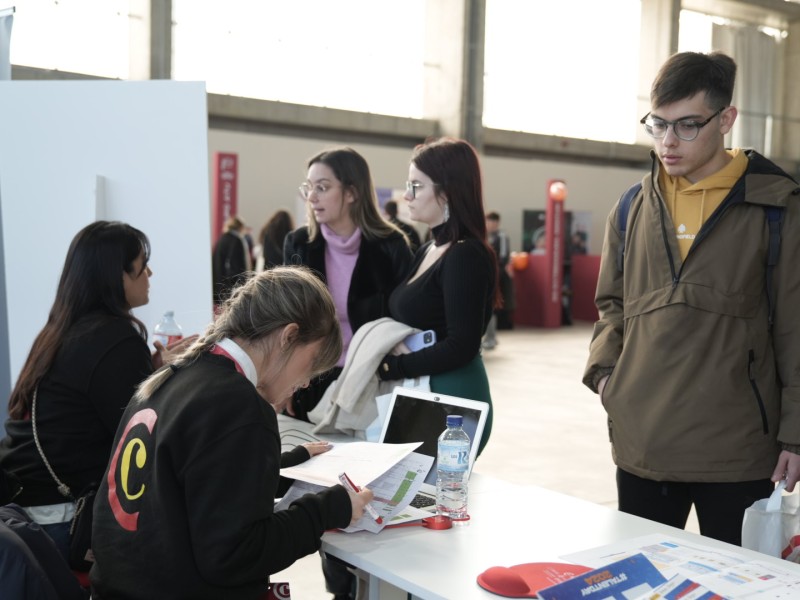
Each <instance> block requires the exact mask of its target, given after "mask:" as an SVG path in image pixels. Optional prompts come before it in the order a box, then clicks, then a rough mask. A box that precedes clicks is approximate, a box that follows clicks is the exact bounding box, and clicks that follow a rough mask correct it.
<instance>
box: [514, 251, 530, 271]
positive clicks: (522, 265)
mask: <svg viewBox="0 0 800 600" xmlns="http://www.w3.org/2000/svg"><path fill="white" fill-rule="evenodd" d="M511 264H512V265H514V269H515V270H517V271H524V270H525V269H527V268H528V253H527V252H512V253H511Z"/></svg>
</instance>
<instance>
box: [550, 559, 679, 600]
mask: <svg viewBox="0 0 800 600" xmlns="http://www.w3.org/2000/svg"><path fill="white" fill-rule="evenodd" d="M665 581H666V579H665V578H664V576H663V575H662V574H661V572H660V571H659V570H658V569H656V567H655V565H653V563H651V562H650V561H649V560H647V558H646V557H645V556H644V554H641V553H639V554H634V555H633V556H629V557H628V558H625V559H623V560H620V561H617V562H615V563H611V564H610V565H606V566H604V567H600V568H599V569H595V570H594V571H589V572H587V573H583V574H582V575H578V576H577V577H573V578H572V579H570V580H568V581H565V582H563V583H558V584H556V585H553V586H551V587H549V588H545V589H543V590H539V598H542V599H543V600H573V599H574V598H581V600H599V599H601V598H602V599H604V600H605V599H607V598H617V599H618V600H628V598H636V597H637V596H641V595H644V594H646V593H647V592H649V591H651V590H653V589H654V588H656V587H658V586H659V585H661V584H662V583H664V582H665Z"/></svg>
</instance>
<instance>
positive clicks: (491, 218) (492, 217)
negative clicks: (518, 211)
mask: <svg viewBox="0 0 800 600" xmlns="http://www.w3.org/2000/svg"><path fill="white" fill-rule="evenodd" d="M486 218H487V219H488V220H489V221H499V220H500V213H497V212H495V211H492V212H490V213H488V214H487V215H486Z"/></svg>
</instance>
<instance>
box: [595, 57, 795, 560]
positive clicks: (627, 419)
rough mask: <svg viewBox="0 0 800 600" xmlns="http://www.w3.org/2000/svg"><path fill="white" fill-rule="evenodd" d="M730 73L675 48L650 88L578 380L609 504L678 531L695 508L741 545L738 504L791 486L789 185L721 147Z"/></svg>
mask: <svg viewBox="0 0 800 600" xmlns="http://www.w3.org/2000/svg"><path fill="white" fill-rule="evenodd" d="M735 77H736V64H735V63H734V61H733V60H732V59H731V58H730V57H728V56H726V55H725V54H722V53H719V52H713V53H711V54H702V53H697V52H682V53H679V54H675V55H673V56H671V57H670V58H669V59H668V60H667V61H666V62H665V63H664V65H663V66H662V67H661V70H660V71H659V73H658V75H657V76H656V79H655V81H654V82H653V86H652V89H651V92H650V104H651V110H650V112H649V113H647V114H646V115H645V116H644V118H643V119H642V121H641V122H642V124H643V125H644V128H645V131H646V132H647V133H648V134H649V135H650V136H651V137H652V138H653V153H652V160H653V165H652V170H651V172H650V173H648V174H647V175H646V176H645V177H644V179H642V182H641V187H640V188H637V187H633V188H631V190H629V192H627V193H626V194H625V195H624V196H623V198H625V197H626V196H627V197H628V198H629V200H630V204H629V210H628V213H627V226H626V227H625V228H626V234H625V237H624V238H623V237H622V235H621V233H620V229H621V228H622V227H623V226H625V224H623V225H622V226H621V225H620V223H619V221H618V220H619V218H620V216H619V214H618V213H619V207H620V203H621V202H622V200H621V201H620V203H618V204H617V206H616V207H615V208H614V209H613V210H612V211H611V214H610V215H609V216H608V221H607V222H606V233H605V240H604V243H603V253H602V257H601V266H600V275H599V280H598V286H597V296H596V304H597V308H598V310H599V313H600V319H599V321H597V323H596V324H595V329H594V335H593V338H592V343H591V350H590V355H589V360H588V363H587V366H586V371H585V373H584V377H583V382H584V383H585V384H586V385H587V386H588V387H589V388H590V389H592V390H593V391H595V392H597V393H598V395H599V396H600V401H601V402H602V403H603V406H604V407H605V409H606V411H607V412H608V426H609V435H610V438H611V443H612V450H613V457H614V462H615V463H616V465H617V492H618V496H619V509H620V510H621V511H623V512H627V513H631V514H634V515H638V516H640V517H644V518H647V519H650V520H653V521H658V522H660V523H665V524H667V525H671V526H673V527H679V528H682V527H684V526H685V524H686V519H687V517H688V515H689V512H690V510H691V507H692V505H694V507H695V510H696V512H697V519H698V522H699V524H700V533H701V534H703V535H706V536H709V537H712V538H716V539H719V540H723V541H726V542H729V543H732V544H740V543H741V531H742V519H743V515H744V512H745V510H746V509H747V508H748V507H749V506H751V505H752V504H753V502H755V501H756V500H758V499H760V498H765V497H767V496H769V495H770V494H771V492H772V490H773V487H774V482H776V481H779V480H780V479H784V478H785V479H786V483H787V486H786V487H787V490H788V491H791V490H792V489H793V488H794V486H795V483H796V482H797V480H798V477H800V455H798V452H800V393H799V392H798V390H800V368H798V367H800V319H798V318H797V306H798V305H800V270H798V269H797V265H796V264H795V262H794V260H793V257H795V256H797V255H798V252H800V236H799V235H798V226H800V202H799V200H800V198H799V197H798V196H800V186H798V184H797V182H796V181H794V180H793V179H792V178H791V177H790V176H789V175H787V174H786V173H785V172H783V171H782V170H781V169H780V168H779V167H778V166H777V165H775V164H774V163H772V162H771V161H769V160H767V159H766V158H764V157H763V156H761V155H760V154H758V153H756V152H755V151H752V150H748V151H743V150H741V149H739V148H735V149H733V150H726V149H725V136H726V135H727V134H728V133H729V132H730V131H731V128H732V127H733V124H734V122H735V121H736V116H737V110H736V107H734V106H731V98H732V94H733V87H734V80H735ZM628 194H631V195H630V196H628ZM770 211H772V212H770ZM775 211H777V215H778V216H780V219H776V220H775V221H774V223H775V225H777V226H778V227H780V230H781V233H780V244H781V247H780V253H779V260H778V262H777V264H776V265H775V266H774V268H770V267H768V266H767V264H768V260H767V259H768V256H769V252H770V250H769V249H770V246H771V240H773V241H777V238H776V237H775V236H774V235H773V234H771V233H770V229H771V228H772V226H771V225H770V224H769V222H770V221H771V216H770V215H771V214H775ZM781 221H782V223H781ZM776 228H777V227H776ZM623 240H625V251H624V254H623V253H622V252H620V245H621V244H622V243H623ZM618 257H622V259H621V260H620V259H618ZM618 260H619V262H618ZM623 273H624V276H623Z"/></svg>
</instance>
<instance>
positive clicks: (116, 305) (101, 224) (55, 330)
mask: <svg viewBox="0 0 800 600" xmlns="http://www.w3.org/2000/svg"><path fill="white" fill-rule="evenodd" d="M140 254H144V262H143V265H142V266H143V268H146V267H147V262H148V261H149V260H150V242H149V241H148V239H147V236H146V235H145V234H144V233H142V232H141V231H139V230H138V229H136V228H134V227H131V226H130V225H127V224H126V223H120V222H118V221H111V222H110V221H96V222H94V223H92V224H91V225H87V226H86V227H84V228H83V229H81V230H80V231H79V232H78V233H77V235H76V236H75V237H74V238H73V239H72V243H71V244H70V246H69V250H68V251H67V258H66V259H65V260H64V269H63V270H62V271H61V279H60V280H59V282H58V289H57V290H56V298H55V300H54V301H53V306H52V308H51V309H50V315H49V316H48V317H47V323H46V324H45V326H44V328H43V329H42V330H41V331H40V332H39V335H37V336H36V339H35V340H34V342H33V346H31V351H30V353H29V354H28V358H27V359H26V360H25V365H24V366H23V367H22V372H21V373H20V376H19V379H18V380H17V383H16V385H15V386H14V390H13V391H12V392H11V397H10V398H9V401H8V414H9V416H10V417H11V418H12V419H21V418H23V417H24V416H25V414H26V413H27V412H28V410H29V409H30V401H31V399H32V397H33V391H34V389H36V386H37V385H39V381H40V380H41V379H42V377H44V375H45V374H46V373H47V371H48V370H49V369H50V366H51V365H52V364H53V360H54V359H55V356H56V354H57V353H58V350H59V349H60V348H61V346H62V344H63V342H64V339H65V337H66V335H67V333H68V332H69V330H70V328H71V327H72V326H73V325H75V323H77V322H78V321H79V320H80V319H81V318H82V317H84V316H86V315H87V314H89V313H92V312H99V313H102V314H105V315H110V316H114V317H122V318H125V319H128V320H129V321H131V323H132V324H133V325H134V326H135V327H137V329H138V330H139V333H140V334H141V335H142V337H144V338H146V337H147V329H146V328H145V326H144V324H143V323H142V322H141V321H139V320H138V319H137V318H136V317H134V316H133V315H132V314H131V312H130V306H128V302H127V300H126V299H125V288H124V285H123V281H122V273H123V271H124V272H126V273H128V274H130V275H134V265H133V262H134V261H135V260H136V259H137V258H138V257H139V255H140Z"/></svg>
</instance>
